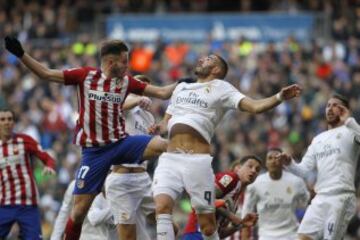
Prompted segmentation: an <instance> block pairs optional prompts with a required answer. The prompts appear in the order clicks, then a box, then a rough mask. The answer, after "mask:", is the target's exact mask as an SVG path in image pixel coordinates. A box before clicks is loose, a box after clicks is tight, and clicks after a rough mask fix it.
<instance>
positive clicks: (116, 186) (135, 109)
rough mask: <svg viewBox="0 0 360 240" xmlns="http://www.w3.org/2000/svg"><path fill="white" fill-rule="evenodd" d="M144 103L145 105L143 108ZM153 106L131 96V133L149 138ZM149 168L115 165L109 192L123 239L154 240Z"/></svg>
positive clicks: (142, 78)
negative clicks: (148, 228) (148, 226)
mask: <svg viewBox="0 0 360 240" xmlns="http://www.w3.org/2000/svg"><path fill="white" fill-rule="evenodd" d="M134 78H136V79H137V80H139V81H143V82H146V83H150V79H149V78H148V77H146V76H144V75H138V76H135V77H134ZM145 100H147V103H146V101H145ZM141 102H145V103H144V106H143V107H141ZM150 103H151V100H150V99H149V98H146V97H139V96H134V95H129V96H128V98H127V99H126V101H125V104H124V109H126V110H127V111H126V118H125V120H126V122H125V126H126V132H127V133H129V134H130V135H143V134H148V128H149V127H150V126H152V125H154V124H155V118H154V116H153V115H152V113H151V112H149V111H148V110H146V107H147V106H148V105H149V104H150ZM139 105H140V106H139ZM144 108H145V109H144ZM146 167H147V162H143V163H142V164H140V165H139V164H122V165H114V166H113V169H112V173H111V174H109V176H108V177H107V178H106V182H105V189H106V190H105V191H106V195H107V199H108V201H109V202H110V206H111V211H112V212H113V213H114V216H115V224H116V225H117V230H118V234H119V239H127V240H136V239H139V240H150V239H151V238H150V236H149V234H148V233H147V231H146V220H147V218H153V219H154V218H155V216H154V214H155V204H154V201H153V197H152V191H151V183H152V181H151V178H150V176H149V174H148V173H147V172H146Z"/></svg>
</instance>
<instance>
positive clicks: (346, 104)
mask: <svg viewBox="0 0 360 240" xmlns="http://www.w3.org/2000/svg"><path fill="white" fill-rule="evenodd" d="M331 98H336V99H338V100H340V102H341V103H342V104H343V105H344V107H346V108H347V109H350V103H349V99H348V98H347V97H345V96H344V95H341V94H339V93H334V94H333V95H332V96H331Z"/></svg>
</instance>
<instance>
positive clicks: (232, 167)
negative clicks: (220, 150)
mask: <svg viewBox="0 0 360 240" xmlns="http://www.w3.org/2000/svg"><path fill="white" fill-rule="evenodd" d="M250 159H253V160H255V161H257V162H259V164H260V166H262V160H261V158H259V157H258V156H256V155H246V156H244V157H242V158H240V159H238V160H235V161H234V162H232V163H231V166H230V169H231V170H234V168H235V167H236V166H237V165H243V164H244V163H246V162H247V161H248V160H250Z"/></svg>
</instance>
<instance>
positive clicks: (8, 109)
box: [0, 107, 16, 121]
mask: <svg viewBox="0 0 360 240" xmlns="http://www.w3.org/2000/svg"><path fill="white" fill-rule="evenodd" d="M0 112H11V115H12V117H13V119H14V121H15V117H16V116H15V112H14V111H13V110H11V109H10V108H7V107H4V108H0Z"/></svg>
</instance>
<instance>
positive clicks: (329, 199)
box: [298, 193, 356, 240]
mask: <svg viewBox="0 0 360 240" xmlns="http://www.w3.org/2000/svg"><path fill="white" fill-rule="evenodd" d="M355 212H356V197H355V194H354V193H342V194H337V195H325V194H318V195H316V196H315V198H314V199H313V200H312V201H311V204H310V206H309V207H308V208H307V210H306V212H305V215H304V218H303V219H302V221H301V224H300V227H299V229H298V234H304V235H307V236H309V237H311V238H312V239H313V240H320V239H324V240H339V239H342V238H343V236H344V235H345V231H346V228H347V226H348V224H349V222H350V220H351V218H352V217H353V216H354V214H355Z"/></svg>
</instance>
